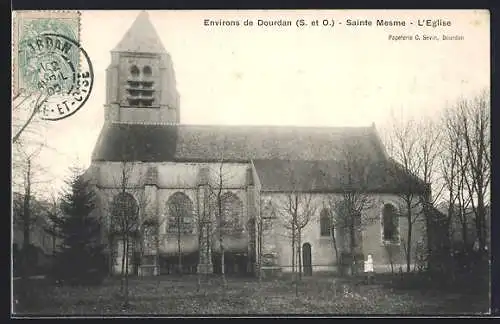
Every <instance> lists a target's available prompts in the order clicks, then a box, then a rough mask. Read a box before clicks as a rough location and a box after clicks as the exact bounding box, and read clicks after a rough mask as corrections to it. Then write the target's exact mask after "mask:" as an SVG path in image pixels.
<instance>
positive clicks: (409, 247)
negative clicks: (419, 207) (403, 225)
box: [406, 213, 413, 272]
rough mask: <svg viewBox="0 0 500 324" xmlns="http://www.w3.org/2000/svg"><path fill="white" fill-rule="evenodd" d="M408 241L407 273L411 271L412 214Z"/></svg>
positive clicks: (409, 221) (409, 220) (409, 222)
mask: <svg viewBox="0 0 500 324" xmlns="http://www.w3.org/2000/svg"><path fill="white" fill-rule="evenodd" d="M408 215H410V216H408V218H409V219H408V239H407V248H406V272H410V271H411V245H412V244H411V236H412V235H411V233H412V227H413V224H412V222H411V213H408Z"/></svg>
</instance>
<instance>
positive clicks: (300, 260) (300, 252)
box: [297, 228, 302, 280]
mask: <svg viewBox="0 0 500 324" xmlns="http://www.w3.org/2000/svg"><path fill="white" fill-rule="evenodd" d="M301 238H302V231H301V229H300V228H299V229H298V233H297V239H298V247H297V250H298V258H299V280H302V239H301Z"/></svg>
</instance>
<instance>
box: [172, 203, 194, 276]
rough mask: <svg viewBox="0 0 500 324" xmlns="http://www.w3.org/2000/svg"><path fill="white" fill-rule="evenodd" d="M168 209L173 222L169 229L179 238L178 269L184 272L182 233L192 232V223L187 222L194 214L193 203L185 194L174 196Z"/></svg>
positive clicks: (180, 272)
mask: <svg viewBox="0 0 500 324" xmlns="http://www.w3.org/2000/svg"><path fill="white" fill-rule="evenodd" d="M168 211H169V215H170V220H171V224H170V226H169V231H170V232H174V231H175V234H176V238H177V253H178V264H177V266H178V271H179V274H182V235H184V234H186V233H191V231H192V228H191V226H192V224H191V222H190V221H189V223H185V221H186V220H187V218H188V217H190V215H191V214H192V211H193V210H192V205H191V204H190V201H189V200H187V198H186V197H185V196H184V195H175V194H174V196H172V197H171V198H170V199H169V201H168Z"/></svg>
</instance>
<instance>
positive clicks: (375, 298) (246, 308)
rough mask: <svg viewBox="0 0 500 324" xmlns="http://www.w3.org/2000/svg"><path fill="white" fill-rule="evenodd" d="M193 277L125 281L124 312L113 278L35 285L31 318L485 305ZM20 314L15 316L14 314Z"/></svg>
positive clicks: (312, 284) (354, 288)
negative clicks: (86, 284) (97, 282)
mask: <svg viewBox="0 0 500 324" xmlns="http://www.w3.org/2000/svg"><path fill="white" fill-rule="evenodd" d="M197 287H198V284H197V278H196V276H187V275H186V276H183V277H182V278H179V277H169V276H161V277H149V278H132V279H131V281H130V302H131V306H130V307H129V308H128V309H126V310H123V309H122V307H121V304H122V302H121V299H120V297H119V291H120V281H119V280H117V279H108V280H106V281H105V282H104V283H103V285H101V286H97V287H56V286H52V285H48V284H45V285H44V284H42V283H40V284H39V287H38V289H37V291H36V292H35V293H36V294H37V296H38V305H37V306H36V307H34V308H33V309H32V310H31V311H30V314H33V315H35V314H36V315H97V316H100V315H139V314H144V315H148V314H151V315H154V314H158V315H182V314H185V315H210V314H219V315H221V314H222V315H238V314H240V315H261V314H262V315H264V314H274V315H279V314H304V315H317V314H322V315H347V314H412V315H419V314H421V315H424V314H425V315H433V314H471V313H481V312H483V313H485V312H488V310H489V306H488V305H489V297H488V295H485V294H483V296H481V295H473V294H458V293H444V292H439V291H434V290H430V289H426V290H415V289H412V290H408V289H394V288H391V287H388V286H387V285H385V284H383V283H378V284H373V285H364V284H358V283H356V282H354V281H353V280H350V281H347V280H345V279H340V278H334V277H328V276H315V277H309V278H304V279H303V281H302V282H301V283H300V284H299V296H298V297H296V296H295V288H294V286H293V284H292V283H291V281H290V280H289V279H286V278H282V279H276V280H264V281H262V282H261V283H259V281H258V280H256V279H251V278H245V279H243V278H228V283H227V288H226V289H223V288H222V286H221V284H220V281H219V279H218V278H216V277H215V278H212V279H211V280H209V281H205V282H202V285H201V289H200V290H199V291H198V289H197ZM19 315H22V314H19Z"/></svg>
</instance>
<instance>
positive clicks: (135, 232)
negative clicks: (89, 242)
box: [108, 161, 159, 307]
mask: <svg viewBox="0 0 500 324" xmlns="http://www.w3.org/2000/svg"><path fill="white" fill-rule="evenodd" d="M137 172H139V170H138V166H137V165H135V163H134V162H130V161H122V162H120V177H119V179H115V183H116V184H117V185H116V186H115V187H116V189H115V190H116V195H114V200H113V203H112V205H111V212H110V213H109V214H110V216H111V219H110V230H109V233H108V234H109V241H110V242H109V244H110V246H111V247H113V246H114V243H115V242H117V243H118V242H121V243H122V246H121V248H122V260H121V277H122V281H121V286H120V290H121V293H122V294H123V297H124V306H125V307H127V306H128V305H129V289H128V288H129V285H128V284H129V272H130V265H131V260H130V259H131V258H130V257H131V254H133V252H134V251H136V250H142V251H144V250H143V247H142V245H143V244H144V237H145V233H146V232H150V231H151V226H152V225H153V226H154V227H155V232H157V229H158V227H159V222H158V220H157V219H155V218H154V217H156V216H155V215H148V213H147V210H148V205H149V202H150V198H149V197H148V196H147V193H146V192H145V190H144V188H140V187H139V186H138V185H137V184H136V183H134V182H133V181H132V176H133V175H134V174H136V173H137ZM116 239H118V241H117V240H116ZM137 245H138V246H137ZM113 253H114V252H113ZM113 259H114V258H113Z"/></svg>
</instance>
